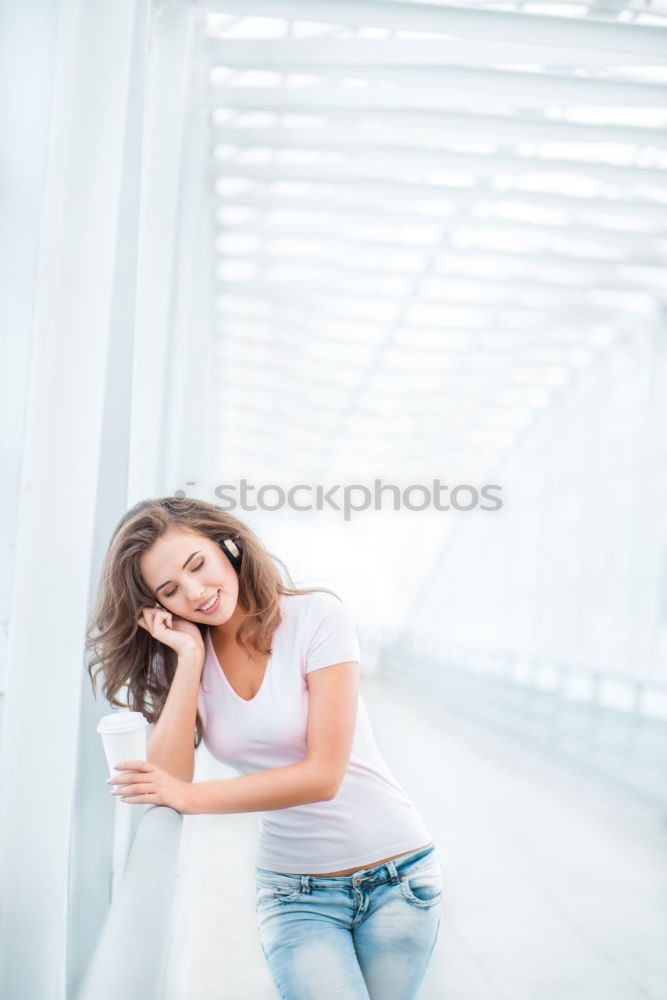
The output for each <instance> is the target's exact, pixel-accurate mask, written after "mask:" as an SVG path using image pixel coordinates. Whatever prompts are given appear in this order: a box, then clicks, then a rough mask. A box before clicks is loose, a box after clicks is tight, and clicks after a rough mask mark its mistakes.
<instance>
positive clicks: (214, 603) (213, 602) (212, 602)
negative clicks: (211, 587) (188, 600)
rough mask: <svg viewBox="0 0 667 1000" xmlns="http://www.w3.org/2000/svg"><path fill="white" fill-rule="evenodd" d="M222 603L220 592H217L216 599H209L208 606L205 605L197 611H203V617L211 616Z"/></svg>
mask: <svg viewBox="0 0 667 1000" xmlns="http://www.w3.org/2000/svg"><path fill="white" fill-rule="evenodd" d="M219 603H220V591H219V590H217V591H216V593H215V597H212V598H209V601H208V603H207V604H203V605H202V606H201V607H200V608H197V611H201V613H202V614H203V615H210V614H211V612H212V611H215V610H216V608H217V607H218V605H219Z"/></svg>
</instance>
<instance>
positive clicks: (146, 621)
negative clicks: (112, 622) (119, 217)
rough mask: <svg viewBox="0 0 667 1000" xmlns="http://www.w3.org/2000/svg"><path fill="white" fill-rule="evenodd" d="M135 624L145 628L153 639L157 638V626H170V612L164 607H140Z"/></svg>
mask: <svg viewBox="0 0 667 1000" xmlns="http://www.w3.org/2000/svg"><path fill="white" fill-rule="evenodd" d="M137 624H139V625H141V627H142V628H144V629H146V631H147V632H149V633H150V634H151V635H152V636H153V638H154V639H157V638H158V636H156V635H155V631H156V629H157V628H158V627H159V626H162V628H163V629H169V628H171V627H172V614H171V611H165V609H164V608H157V607H155V608H142V611H141V615H140V617H139V619H138V622H137Z"/></svg>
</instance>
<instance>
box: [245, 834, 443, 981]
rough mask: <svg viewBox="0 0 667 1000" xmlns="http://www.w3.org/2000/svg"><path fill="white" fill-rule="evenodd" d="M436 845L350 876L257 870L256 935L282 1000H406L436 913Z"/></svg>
mask: <svg viewBox="0 0 667 1000" xmlns="http://www.w3.org/2000/svg"><path fill="white" fill-rule="evenodd" d="M442 883H443V869H442V865H441V863H440V859H439V856H438V853H437V851H436V848H435V845H433V844H431V845H430V846H428V847H423V848H421V849H420V850H417V851H411V852H410V853H409V854H403V855H401V856H400V857H398V858H395V859H394V860H392V861H386V862H385V863H384V864H382V865H376V866H375V867H374V868H361V869H359V871H357V872H355V873H354V874H353V875H335V876H327V877H320V876H317V875H283V874H281V873H280V872H271V871H267V870H266V869H264V868H257V867H256V868H255V885H256V912H257V929H258V931H259V938H260V942H261V945H262V951H263V952H264V956H265V958H266V961H267V963H268V966H269V970H270V972H271V976H272V978H273V981H274V983H275V986H276V988H277V990H278V993H279V995H280V997H281V998H282V1000H324V998H327V1000H329V998H331V1000H413V998H414V997H416V996H417V991H418V989H419V986H420V984H421V982H422V980H423V978H424V976H425V974H426V970H427V968H428V964H429V961H430V958H431V955H432V953H433V948H434V946H435V942H436V939H437V936H438V929H439V927H440V917H441V913H442Z"/></svg>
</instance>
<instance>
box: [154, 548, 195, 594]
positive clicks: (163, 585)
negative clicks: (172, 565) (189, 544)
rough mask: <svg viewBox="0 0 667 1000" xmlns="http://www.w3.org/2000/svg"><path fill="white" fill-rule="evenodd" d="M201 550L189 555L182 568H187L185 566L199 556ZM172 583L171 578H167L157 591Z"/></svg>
mask: <svg viewBox="0 0 667 1000" xmlns="http://www.w3.org/2000/svg"><path fill="white" fill-rule="evenodd" d="M200 552H201V549H198V550H197V551H196V552H193V553H192V554H191V555H189V556H188V558H187V559H186V560H185V562H184V563H183V566H182V567H181V568H182V569H185V567H186V566H187V564H188V563H189V562H190V560H191V559H194V557H195V556H198V555H199V553H200ZM170 583H171V580H167V582H166V583H161V584H160V586H159V587H158V588H157V589H156V591H155V593H156V594H157V592H158V590H162V588H163V587H166V586H168V584H170Z"/></svg>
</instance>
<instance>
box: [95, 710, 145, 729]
mask: <svg viewBox="0 0 667 1000" xmlns="http://www.w3.org/2000/svg"><path fill="white" fill-rule="evenodd" d="M147 725H148V721H147V719H145V718H144V716H143V715H142V714H141V712H111V713H110V714H109V715H103V716H102V718H101V719H100V720H99V722H98V723H97V732H98V733H124V732H127V731H128V730H130V729H141V728H143V727H144V726H147Z"/></svg>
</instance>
